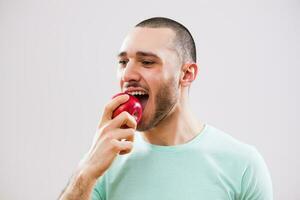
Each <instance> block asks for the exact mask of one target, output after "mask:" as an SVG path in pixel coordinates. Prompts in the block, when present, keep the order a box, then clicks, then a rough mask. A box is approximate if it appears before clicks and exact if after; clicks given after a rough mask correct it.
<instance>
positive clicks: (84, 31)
mask: <svg viewBox="0 0 300 200" xmlns="http://www.w3.org/2000/svg"><path fill="white" fill-rule="evenodd" d="M153 16H165V17H170V18H173V19H175V20H178V21H179V22H181V23H183V24H184V25H186V26H187V27H188V28H189V29H190V31H191V32H192V34H193V35H194V38H195V40H196V44H197V49H198V60H199V66H200V73H199V76H198V79H197V80H196V81H195V82H194V85H193V86H192V89H191V94H190V97H191V104H192V106H193V110H194V111H195V114H196V115H197V116H198V117H199V118H200V119H202V120H204V121H205V122H207V123H209V124H211V125H214V126H216V127H217V128H220V129H222V130H224V131H226V132H228V133H229V134H231V135H233V136H234V137H236V138H237V139H239V140H241V141H243V142H245V143H248V144H252V145H254V146H256V147H257V149H258V150H259V151H260V153H261V154H262V155H263V157H264V158H265V161H266V163H267V165H268V167H269V169H270V173H271V176H272V180H273V186H274V196H275V199H279V200H296V199H299V198H300V190H299V187H298V186H297V184H299V182H300V179H299V169H300V159H299V157H300V156H299V153H300V150H299V140H300V137H299V134H300V128H299V126H298V123H299V111H300V109H299V108H300V106H299V100H300V94H299V93H300V92H299V91H300V90H299V85H300V81H299V72H300V69H299V68H300V58H299V57H300V56H299V54H300V37H299V35H300V26H299V23H300V2H299V0H298V1H292V0H282V1H222V0H220V1H209V0H207V1H194V2H192V1H187V0H185V1H177V2H175V1H157V0H152V1H110V2H109V3H107V2H106V3H105V2H104V1H99V0H97V1H96V0H94V1H92V0H87V1H78V0H72V1H71V0H70V1H68V0H46V1H41V0H27V1H25V0H24V1H21V0H19V1H17V0H0V78H1V79H0V90H1V93H0V125H1V126H0V199H1V200H6V199H9V200H17V199H22V200H23V199H28V200H29V199H30V200H32V199H43V200H50V199H56V198H57V196H58V195H59V193H60V191H61V190H62V189H63V188H64V187H65V185H66V184H67V181H68V179H69V177H70V176H71V174H72V172H73V171H74V169H75V168H76V165H77V163H78V162H79V160H80V159H81V157H82V156H83V155H84V153H85V152H86V151H87V150H88V148H89V145H90V143H91V141H92V138H93V135H94V132H95V128H96V125H97V122H98V119H99V116H100V114H101V112H102V108H103V106H104V104H105V103H106V102H108V101H109V99H110V98H111V96H112V95H113V94H115V93H116V92H118V82H117V79H116V65H117V62H116V60H115V55H116V54H117V52H118V49H119V47H120V45H121V43H122V40H123V38H124V36H125V35H126V33H127V32H128V31H129V30H130V28H132V27H133V26H134V25H135V24H136V23H138V22H139V21H141V20H143V19H146V18H148V17H153Z"/></svg>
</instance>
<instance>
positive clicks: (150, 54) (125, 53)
mask: <svg viewBox="0 0 300 200" xmlns="http://www.w3.org/2000/svg"><path fill="white" fill-rule="evenodd" d="M135 55H137V56H143V57H146V56H151V57H155V58H158V59H160V57H159V56H158V55H156V54H155V53H152V52H145V51H138V52H136V53H135ZM123 56H127V52H126V51H122V52H120V53H119V54H118V57H123Z"/></svg>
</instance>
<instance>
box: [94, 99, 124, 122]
mask: <svg viewBox="0 0 300 200" xmlns="http://www.w3.org/2000/svg"><path fill="white" fill-rule="evenodd" d="M128 99H129V95H128V94H122V95H120V96H117V97H115V98H113V99H112V100H111V101H110V102H109V103H108V104H106V106H105V107H104V112H103V114H102V119H101V122H104V123H105V122H107V121H108V120H111V117H112V114H113V112H114V110H115V109H116V108H117V107H119V106H120V105H121V104H123V103H125V102H126V101H128ZM101 122H99V125H98V128H100V124H101Z"/></svg>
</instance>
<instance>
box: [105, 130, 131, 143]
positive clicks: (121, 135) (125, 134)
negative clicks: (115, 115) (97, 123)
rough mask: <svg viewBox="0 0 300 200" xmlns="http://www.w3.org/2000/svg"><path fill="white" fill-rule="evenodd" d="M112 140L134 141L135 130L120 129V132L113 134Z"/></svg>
mask: <svg viewBox="0 0 300 200" xmlns="http://www.w3.org/2000/svg"><path fill="white" fill-rule="evenodd" d="M111 134H112V136H111V138H113V139H117V140H120V141H121V140H127V141H132V142H133V139H134V134H135V129H132V128H127V129H119V130H118V131H115V132H112V133H111Z"/></svg>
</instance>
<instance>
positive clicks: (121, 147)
mask: <svg viewBox="0 0 300 200" xmlns="http://www.w3.org/2000/svg"><path fill="white" fill-rule="evenodd" d="M111 143H112V145H113V148H114V151H115V152H116V153H117V154H119V153H120V152H127V151H131V149H132V148H133V142H131V141H125V140H124V141H119V140H116V139H114V140H111Z"/></svg>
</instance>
